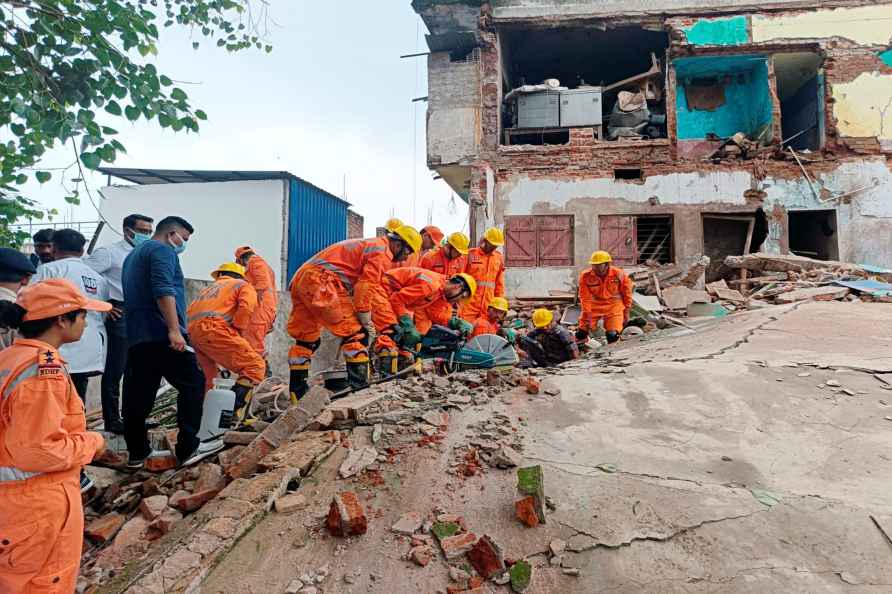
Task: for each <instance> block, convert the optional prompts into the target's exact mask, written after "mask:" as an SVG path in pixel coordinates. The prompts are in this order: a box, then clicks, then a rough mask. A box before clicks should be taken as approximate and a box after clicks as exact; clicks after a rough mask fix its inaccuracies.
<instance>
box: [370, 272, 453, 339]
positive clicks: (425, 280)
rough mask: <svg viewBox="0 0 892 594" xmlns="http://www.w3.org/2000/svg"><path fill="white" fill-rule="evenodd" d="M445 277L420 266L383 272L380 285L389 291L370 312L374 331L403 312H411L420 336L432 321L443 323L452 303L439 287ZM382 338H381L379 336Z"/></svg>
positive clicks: (388, 326) (390, 322)
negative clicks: (386, 297) (380, 304)
mask: <svg viewBox="0 0 892 594" xmlns="http://www.w3.org/2000/svg"><path fill="white" fill-rule="evenodd" d="M447 280H448V279H447V277H445V276H443V275H442V274H437V273H436V272H431V271H430V270H425V269H424V268H417V267H415V268H412V267H401V268H394V269H393V270H388V271H387V272H385V273H384V277H383V280H382V284H383V285H384V288H385V290H386V291H387V292H388V294H389V298H388V300H387V301H386V302H385V304H384V307H382V308H380V310H376V311H375V312H373V314H372V315H373V319H374V321H375V330H377V331H378V332H379V333H383V332H384V330H386V329H388V328H390V326H392V325H394V324H396V323H398V322H399V319H400V317H402V316H404V315H407V314H408V315H413V314H414V319H415V328H416V329H417V330H418V333H419V334H421V335H422V336H423V335H425V334H427V333H428V331H429V330H430V329H431V326H432V325H434V324H441V325H444V326H445V325H446V324H448V323H449V320H450V319H451V318H452V305H450V304H449V302H448V301H446V297H445V296H444V294H443V289H444V287H445V286H446V281H447ZM381 337H382V338H385V337H384V336H383V335H382V336H381Z"/></svg>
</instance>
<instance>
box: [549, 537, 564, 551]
mask: <svg viewBox="0 0 892 594" xmlns="http://www.w3.org/2000/svg"><path fill="white" fill-rule="evenodd" d="M548 549H549V550H550V551H551V554H552V555H561V554H563V552H564V551H566V550H567V541H565V540H561V539H559V538H556V539H554V540H553V541H551V543H550V544H549V545H548Z"/></svg>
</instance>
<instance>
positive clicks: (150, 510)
mask: <svg viewBox="0 0 892 594" xmlns="http://www.w3.org/2000/svg"><path fill="white" fill-rule="evenodd" d="M166 509H167V495H153V496H152V497H146V498H145V499H143V500H142V501H140V503H139V511H140V513H141V514H142V515H143V517H144V518H145V519H147V520H148V521H150V522H151V521H152V520H154V519H155V518H157V517H158V516H160V515H161V514H163V513H164V510H166Z"/></svg>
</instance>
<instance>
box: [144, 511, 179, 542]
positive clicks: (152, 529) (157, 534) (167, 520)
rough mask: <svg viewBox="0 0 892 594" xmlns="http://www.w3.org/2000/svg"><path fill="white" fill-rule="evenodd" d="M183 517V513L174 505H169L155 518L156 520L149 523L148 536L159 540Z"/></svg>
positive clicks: (150, 538)
mask: <svg viewBox="0 0 892 594" xmlns="http://www.w3.org/2000/svg"><path fill="white" fill-rule="evenodd" d="M182 519H183V514H181V513H180V512H178V511H177V510H175V509H173V508H172V507H168V508H167V509H165V510H164V512H163V513H162V514H161V515H160V516H158V517H157V518H155V520H154V521H153V522H152V523H151V524H149V527H148V528H146V538H148V539H149V540H157V539H159V538H161V537H162V536H164V535H165V534H167V533H168V532H170V531H171V529H172V528H173V526H174V524H176V523H177V522H179V521H180V520H182Z"/></svg>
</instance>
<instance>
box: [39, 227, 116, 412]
mask: <svg viewBox="0 0 892 594" xmlns="http://www.w3.org/2000/svg"><path fill="white" fill-rule="evenodd" d="M86 243H87V240H86V239H85V238H84V236H83V235H81V234H80V233H79V232H77V231H75V230H74V229H60V230H59V231H56V232H55V233H53V247H54V249H55V254H56V259H55V260H54V261H52V262H49V263H46V264H43V265H42V266H40V267H39V268H38V269H37V274H36V275H34V277H33V279H32V280H31V282H32V283H36V282H39V281H42V280H45V279H48V278H64V279H68V280H69V281H71V282H72V283H74V286H76V287H77V288H78V289H80V290H81V291H82V292H83V293H84V295H86V297H87V298H88V299H97V300H99V301H108V283H106V282H105V279H104V278H102V276H101V275H100V274H99V273H97V272H96V271H95V270H93V269H92V268H90V267H89V266H87V265H86V264H84V261H83V259H82V256H83V255H84V244H86ZM105 341H106V336H105V324H104V320H103V314H101V313H99V312H94V311H89V312H87V325H86V328H84V334H83V336H82V337H81V339H80V340H78V341H77V342H72V343H70V344H66V345H62V347H61V348H60V349H59V353H60V354H61V355H62V359H64V360H65V362H66V363H67V364H68V370H69V374H70V375H71V380H72V382H74V387H75V388H76V389H77V393H78V395H79V396H80V397H81V400H83V401H84V402H85V403H86V398H87V384H88V382H89V380H90V377H92V376H94V375H99V374H101V373H102V370H103V369H105ZM103 404H104V403H103Z"/></svg>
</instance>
